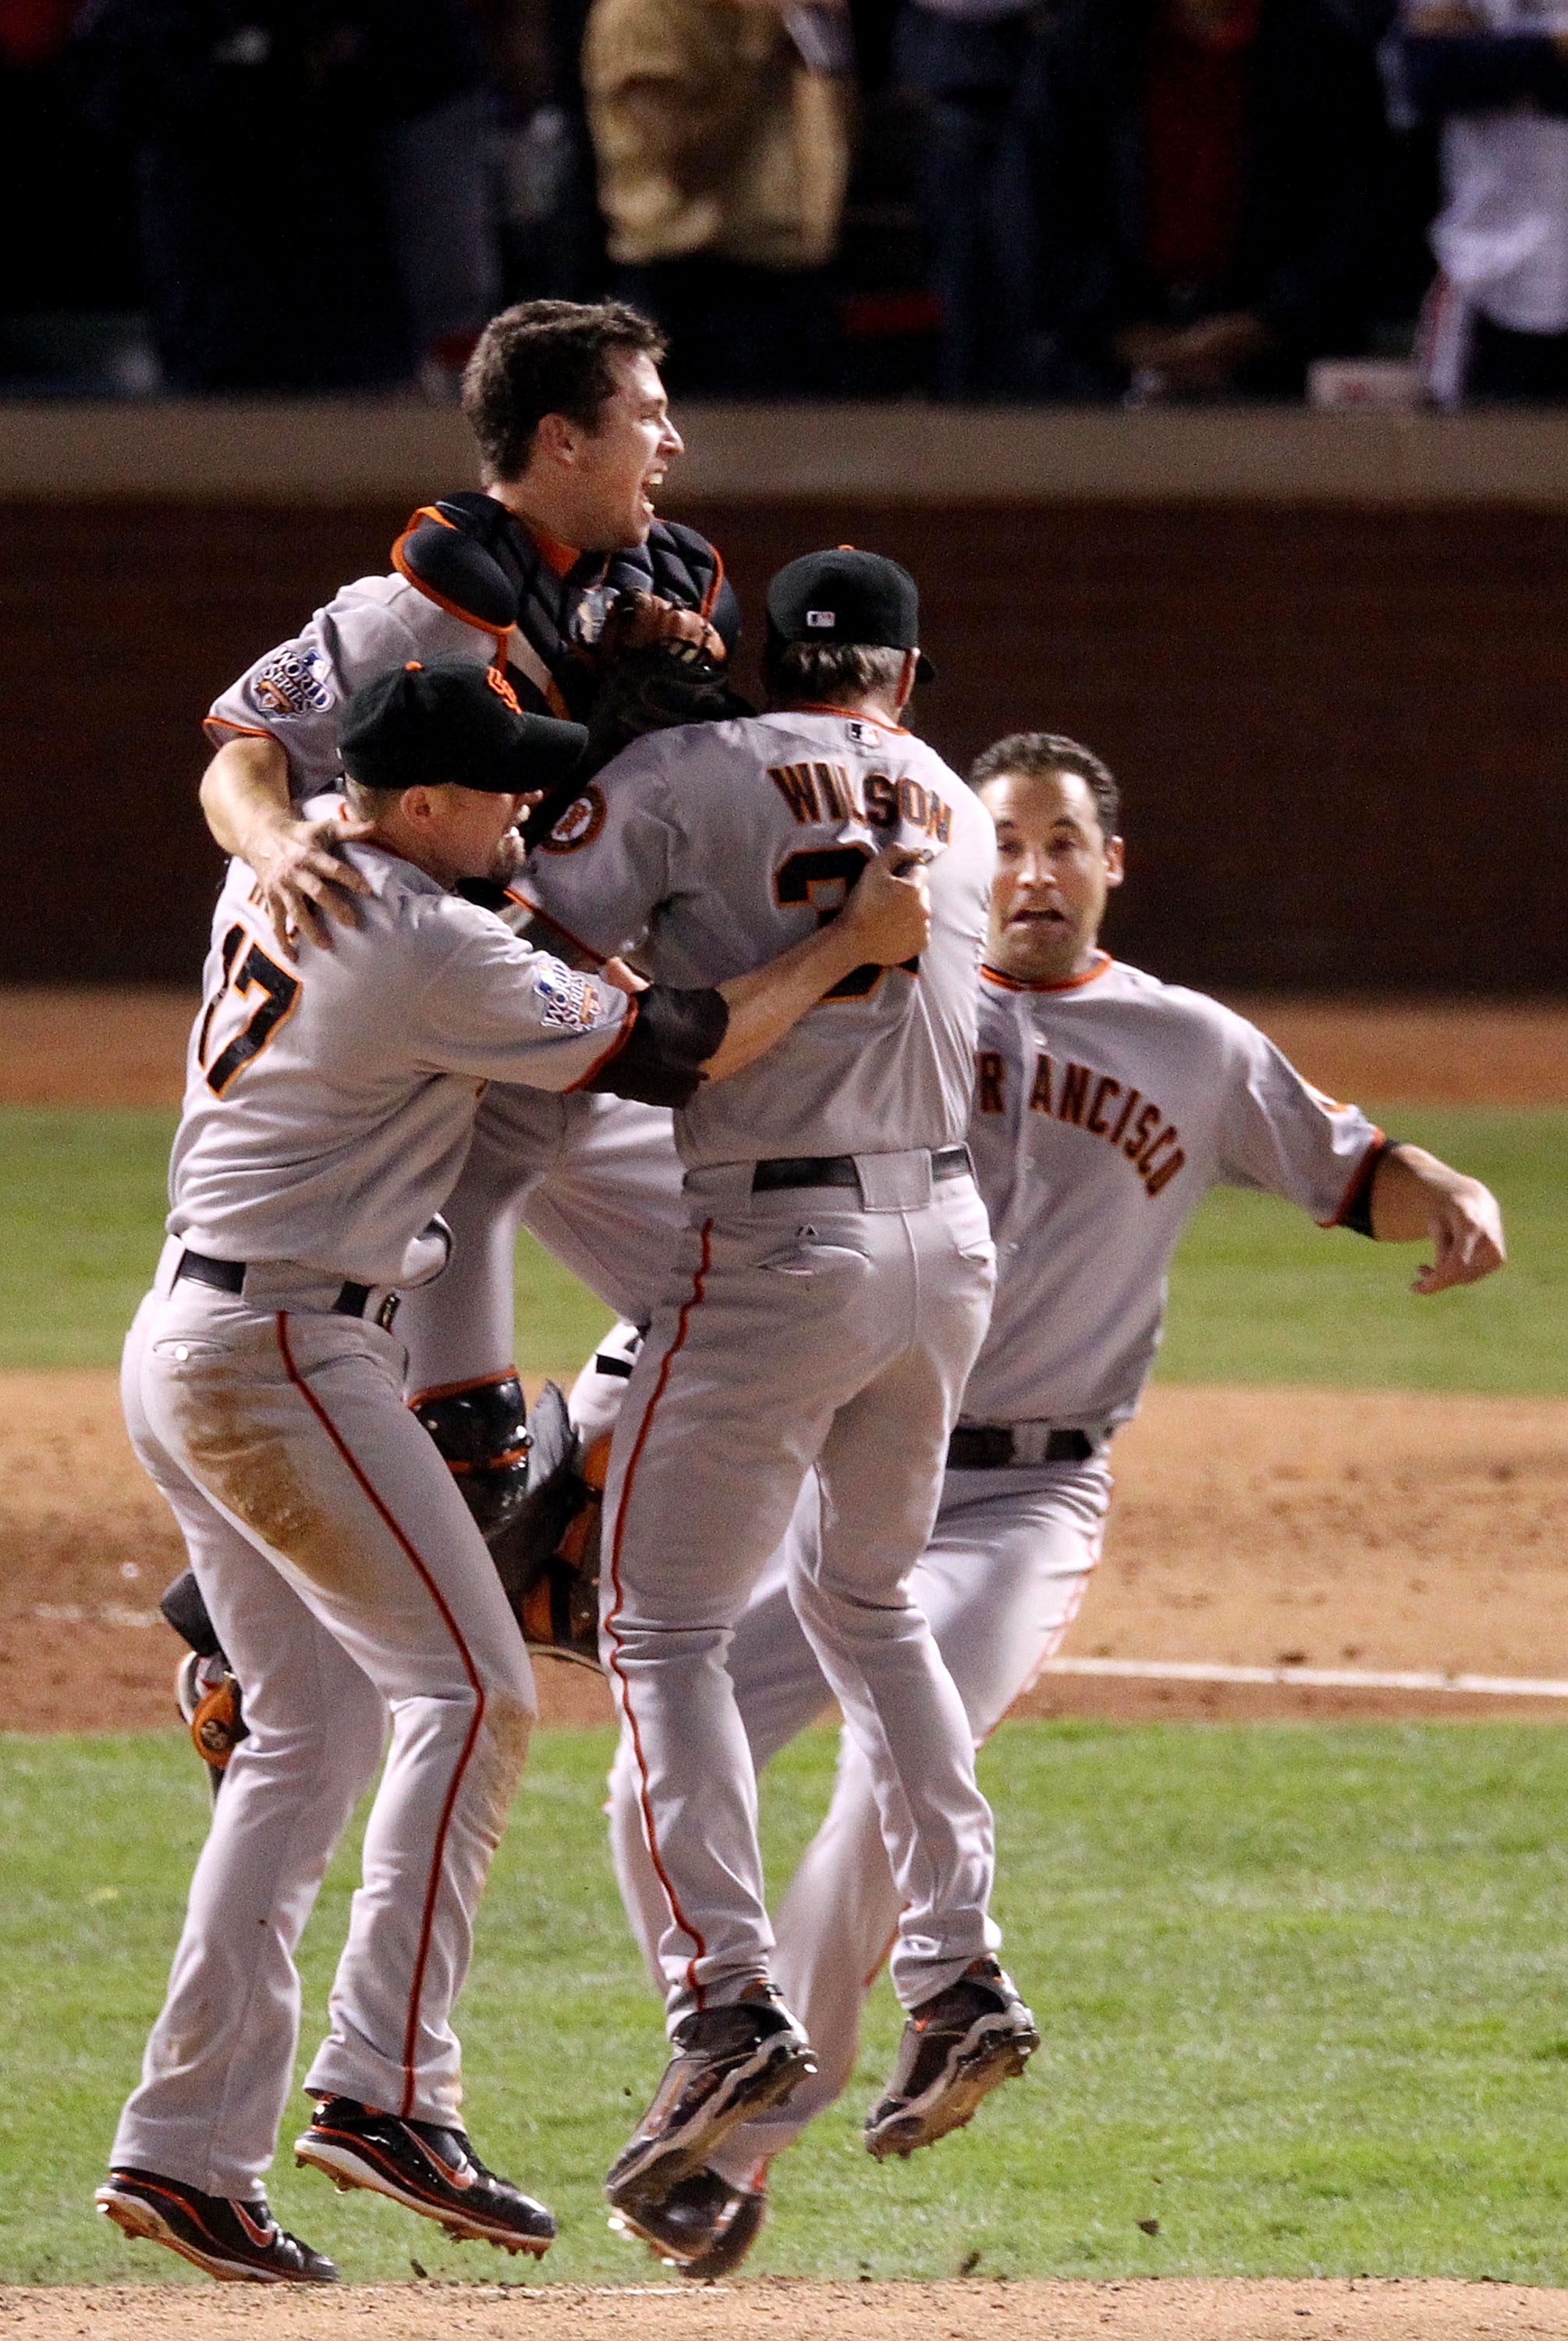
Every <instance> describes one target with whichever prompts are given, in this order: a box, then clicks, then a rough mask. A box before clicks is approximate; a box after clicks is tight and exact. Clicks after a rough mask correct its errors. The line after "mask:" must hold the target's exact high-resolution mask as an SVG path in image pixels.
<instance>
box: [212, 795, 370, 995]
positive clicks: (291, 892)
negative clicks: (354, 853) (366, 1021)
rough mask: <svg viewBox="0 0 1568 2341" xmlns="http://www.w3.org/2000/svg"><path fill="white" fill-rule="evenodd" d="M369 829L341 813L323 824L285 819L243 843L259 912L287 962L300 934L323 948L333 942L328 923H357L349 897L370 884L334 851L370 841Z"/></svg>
mask: <svg viewBox="0 0 1568 2341" xmlns="http://www.w3.org/2000/svg"><path fill="white" fill-rule="evenodd" d="M373 826H374V824H373V823H372V822H368V821H352V820H351V819H349V817H348V816H347V815H346V814H345V815H343V816H342V817H341V818H339V819H334V820H328V821H284V822H278V823H277V824H276V825H275V826H273V825H272V824H269V825H268V826H267V827H266V828H264V829H260V830H258V831H257V832H255V833H254V834H253V836H252V837H250V838H248V839H247V840H246V842H245V846H244V849H243V859H244V860H245V861H246V862H249V863H250V865H251V868H252V869H253V871H254V872H255V873H256V891H257V892H258V894H259V896H260V898H261V906H262V909H263V911H265V912H266V914H267V917H268V918H269V919H270V920H271V921H272V928H273V934H274V935H276V937H277V939H278V943H279V946H280V948H281V949H282V951H283V953H284V956H285V957H286V958H289V959H293V956H294V940H295V937H296V936H299V935H303V936H305V937H306V939H307V940H308V941H311V942H313V943H319V944H321V945H322V946H323V949H324V948H325V947H326V945H328V944H329V943H330V942H331V941H332V933H331V929H330V926H329V923H328V922H329V920H330V919H335V920H336V921H337V922H338V924H339V925H340V926H342V927H352V926H353V925H355V924H356V923H357V920H358V914H357V912H356V911H355V909H354V896H355V895H356V894H368V893H369V892H370V891H371V890H370V882H369V880H368V879H366V878H363V877H362V876H361V874H360V872H358V871H357V870H356V869H355V868H354V867H353V865H352V862H345V861H344V860H343V859H342V853H341V852H340V851H339V849H340V848H341V847H342V846H344V845H346V844H349V843H352V842H354V841H355V840H357V839H359V838H363V837H369V836H370V834H371V832H372V828H373Z"/></svg>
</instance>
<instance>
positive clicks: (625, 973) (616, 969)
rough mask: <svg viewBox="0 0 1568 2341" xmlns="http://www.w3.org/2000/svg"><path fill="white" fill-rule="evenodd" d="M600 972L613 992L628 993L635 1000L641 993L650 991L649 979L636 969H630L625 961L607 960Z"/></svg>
mask: <svg viewBox="0 0 1568 2341" xmlns="http://www.w3.org/2000/svg"><path fill="white" fill-rule="evenodd" d="M599 972H600V975H601V976H602V977H603V978H604V981H606V983H608V984H609V985H610V987H611V989H612V990H613V991H624V992H627V993H628V994H630V997H631V998H632V999H634V1000H635V998H636V997H637V994H638V993H639V992H640V991H647V989H648V978H647V977H646V976H645V975H639V974H638V972H637V970H636V969H635V968H634V967H628V966H627V964H626V961H624V960H623V959H607V960H606V961H605V962H604V965H603V966H602V967H601V968H600V970H599Z"/></svg>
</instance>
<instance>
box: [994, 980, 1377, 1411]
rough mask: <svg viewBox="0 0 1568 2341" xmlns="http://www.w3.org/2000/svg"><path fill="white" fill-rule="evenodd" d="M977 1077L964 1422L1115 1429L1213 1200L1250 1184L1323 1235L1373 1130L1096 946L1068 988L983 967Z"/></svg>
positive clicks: (1231, 1030)
mask: <svg viewBox="0 0 1568 2341" xmlns="http://www.w3.org/2000/svg"><path fill="white" fill-rule="evenodd" d="M976 1067H977V1080H976V1086H975V1110H974V1114H973V1117H972V1119H971V1121H970V1124H969V1133H968V1134H969V1150H970V1152H971V1154H972V1155H973V1157H974V1161H975V1175H976V1177H977V1179H978V1181H979V1186H980V1191H981V1193H982V1194H983V1195H984V1197H985V1199H986V1203H987V1209H988V1210H989V1212H990V1215H991V1227H992V1231H993V1233H994V1234H995V1237H996V1240H997V1300H996V1306H995V1309H994V1310H993V1312H992V1316H991V1325H990V1330H989V1331H988V1333H987V1336H986V1340H985V1342H984V1345H983V1346H982V1348H981V1350H980V1354H979V1356H978V1359H977V1360H976V1361H975V1365H974V1369H973V1371H972V1372H971V1374H970V1376H969V1383H968V1390H966V1392H965V1394H964V1410H963V1417H962V1419H963V1420H965V1421H967V1422H995V1423H1017V1422H1043V1421H1048V1422H1056V1423H1063V1424H1079V1425H1085V1426H1087V1425H1095V1424H1102V1423H1112V1422H1120V1421H1123V1420H1126V1417H1127V1416H1129V1415H1131V1414H1133V1413H1134V1412H1135V1411H1136V1408H1137V1402H1138V1394H1139V1392H1140V1390H1142V1388H1143V1385H1144V1381H1145V1380H1146V1376H1147V1374H1148V1370H1149V1368H1150V1366H1151V1365H1152V1364H1153V1362H1154V1357H1155V1352H1156V1349H1157V1348H1158V1346H1159V1339H1160V1327H1161V1320H1162V1317H1163V1313H1164V1308H1165V1290H1166V1267H1167V1265H1168V1263H1169V1260H1170V1256H1171V1253H1172V1252H1173V1250H1175V1249H1176V1240H1177V1238H1178V1237H1179V1236H1180V1234H1181V1231H1182V1228H1183V1226H1184V1224H1185V1223H1186V1218H1187V1214H1188V1213H1189V1211H1190V1210H1192V1208H1193V1206H1194V1204H1195V1203H1196V1201H1197V1200H1198V1198H1199V1196H1200V1195H1202V1194H1203V1192H1204V1191H1205V1190H1206V1188H1208V1187H1210V1186H1213V1185H1216V1184H1219V1185H1225V1186H1232V1187H1253V1188H1257V1189H1260V1190H1263V1191H1264V1192H1265V1193H1268V1194H1274V1195H1282V1196H1284V1197H1285V1200H1287V1201H1289V1202H1293V1203H1297V1204H1300V1205H1301V1206H1302V1208H1303V1209H1304V1210H1308V1211H1310V1212H1311V1214H1312V1216H1313V1218H1314V1219H1315V1220H1319V1221H1321V1222H1322V1223H1324V1224H1325V1225H1332V1224H1333V1223H1334V1222H1335V1220H1338V1219H1340V1218H1341V1217H1342V1216H1343V1215H1344V1213H1345V1210H1346V1209H1347V1208H1348V1206H1349V1203H1350V1201H1351V1200H1352V1199H1353V1194H1354V1192H1355V1189H1356V1187H1357V1185H1358V1183H1359V1182H1358V1173H1359V1172H1360V1171H1361V1170H1362V1169H1363V1167H1364V1166H1365V1165H1366V1164H1367V1163H1368V1162H1369V1160H1370V1149H1371V1148H1372V1147H1373V1146H1374V1144H1375V1143H1376V1141H1378V1139H1379V1138H1380V1137H1381V1135H1382V1133H1381V1132H1380V1131H1378V1130H1377V1129H1376V1128H1375V1127H1374V1124H1373V1123H1372V1122H1370V1121H1368V1120H1367V1118H1366V1116H1365V1114H1364V1113H1363V1112H1362V1111H1360V1109H1359V1108H1358V1107H1356V1106H1350V1105H1338V1104H1336V1103H1335V1101H1334V1100H1333V1099H1332V1098H1326V1097H1325V1096H1324V1095H1323V1093H1322V1091H1320V1090H1315V1089H1314V1088H1313V1086H1312V1084H1311V1083H1310V1082H1309V1081H1304V1080H1303V1079H1302V1077H1301V1075H1300V1074H1299V1073H1298V1072H1297V1071H1295V1067H1294V1066H1293V1065H1291V1064H1290V1063H1289V1062H1288V1061H1286V1059H1285V1058H1284V1057H1283V1056H1282V1055H1281V1054H1280V1052H1279V1051H1278V1050H1277V1049H1276V1048H1275V1046H1274V1044H1273V1042H1272V1041H1269V1040H1267V1039H1265V1036H1264V1034H1263V1033H1261V1032H1260V1031H1258V1030H1257V1028H1256V1026H1255V1025H1253V1024H1249V1023H1248V1022H1247V1021H1245V1018H1244V1017H1241V1016H1237V1015H1236V1014H1235V1013H1234V1012H1233V1011H1231V1010H1230V1009H1228V1008H1223V1007H1221V1005H1220V1003H1219V1002H1218V1001H1216V1000H1209V999H1206V997H1205V996H1204V994H1203V993H1202V992H1197V991H1186V990H1184V989H1183V988H1182V987H1181V986H1180V985H1178V984H1168V983H1162V982H1160V981H1159V980H1158V979H1157V977H1155V976H1152V975H1145V974H1144V973H1143V972H1142V971H1141V970H1139V969H1137V968H1136V967H1126V966H1124V965H1123V964H1122V963H1121V962H1120V961H1116V960H1113V959H1111V958H1110V957H1109V956H1108V955H1106V954H1102V955H1101V957H1100V960H1099V961H1098V963H1097V966H1096V967H1095V969H1094V970H1093V971H1092V972H1091V973H1090V974H1089V975H1087V976H1085V977H1082V978H1080V979H1078V980H1077V981H1074V982H1072V983H1068V984H1065V985H1046V986H1041V987H1033V986H1030V985H1027V984H1020V983H1016V982H1014V981H1011V979H1009V978H1008V977H1007V976H1001V975H997V974H995V973H994V972H993V971H990V970H989V969H987V970H986V971H985V973H984V976H983V980H982V983H981V1006H980V1029H979V1046H978V1054H977V1058H976ZM1042 1225H1048V1226H1049V1228H1050V1230H1051V1240H1050V1241H1049V1242H1042V1241H1041V1240H1039V1231H1040V1229H1041V1227H1042Z"/></svg>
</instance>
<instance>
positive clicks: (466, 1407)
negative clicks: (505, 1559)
mask: <svg viewBox="0 0 1568 2341" xmlns="http://www.w3.org/2000/svg"><path fill="white" fill-rule="evenodd" d="M409 1405H410V1407H411V1408H412V1411H413V1414H414V1416H415V1418H416V1419H417V1420H418V1421H419V1422H420V1423H422V1425H423V1427H424V1429H425V1430H428V1431H429V1433H430V1435H431V1437H432V1439H434V1441H435V1443H436V1446H437V1447H438V1449H440V1450H441V1454H442V1458H443V1459H444V1460H445V1463H446V1468H447V1469H448V1470H449V1471H450V1472H451V1473H452V1478H453V1479H455V1480H456V1482H457V1485H458V1489H459V1492H460V1493H461V1497H462V1499H463V1501H464V1503H465V1504H466V1505H467V1506H468V1509H469V1510H470V1512H471V1514H472V1515H473V1519H474V1524H475V1526H476V1527H477V1528H478V1529H479V1532H480V1534H481V1536H482V1537H485V1538H487V1539H489V1538H491V1537H496V1536H499V1535H500V1534H501V1530H502V1529H506V1528H509V1527H510V1526H511V1522H512V1521H513V1520H514V1519H516V1518H517V1516H518V1513H519V1512H520V1511H521V1509H522V1499H523V1498H524V1496H525V1495H526V1494H527V1492H528V1438H527V1432H526V1430H525V1423H526V1419H527V1407H526V1404H525V1402H524V1400H523V1395H522V1385H521V1382H520V1381H519V1380H518V1378H517V1376H516V1375H515V1374H514V1373H506V1374H501V1375H494V1374H491V1375H487V1376H486V1377H485V1379H484V1380H482V1381H477V1382H467V1383H464V1384H462V1385H461V1387H459V1388H457V1389H454V1390H422V1391H421V1392H419V1393H418V1395H417V1396H415V1397H414V1398H412V1399H411V1400H409Z"/></svg>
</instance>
